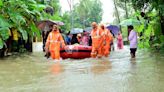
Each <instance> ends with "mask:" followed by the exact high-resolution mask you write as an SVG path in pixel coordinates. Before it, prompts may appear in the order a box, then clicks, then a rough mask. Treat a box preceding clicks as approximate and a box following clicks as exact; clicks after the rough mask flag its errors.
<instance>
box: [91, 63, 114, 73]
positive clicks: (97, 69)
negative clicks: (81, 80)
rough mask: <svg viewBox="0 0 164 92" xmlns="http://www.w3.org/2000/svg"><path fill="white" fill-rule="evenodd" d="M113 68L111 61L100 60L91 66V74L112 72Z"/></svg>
mask: <svg viewBox="0 0 164 92" xmlns="http://www.w3.org/2000/svg"><path fill="white" fill-rule="evenodd" d="M111 68H112V66H111V62H110V61H109V60H106V61H104V60H100V61H97V62H93V64H92V66H91V72H92V73H94V74H102V73H105V72H108V71H110V69H111Z"/></svg>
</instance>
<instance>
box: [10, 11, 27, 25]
mask: <svg viewBox="0 0 164 92" xmlns="http://www.w3.org/2000/svg"><path fill="white" fill-rule="evenodd" d="M10 19H11V20H12V21H13V22H14V23H15V24H18V25H19V26H20V25H22V24H24V23H26V20H25V19H24V17H23V16H22V15H21V14H19V13H15V12H14V13H10Z"/></svg>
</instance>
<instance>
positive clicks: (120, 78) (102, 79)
mask: <svg viewBox="0 0 164 92" xmlns="http://www.w3.org/2000/svg"><path fill="white" fill-rule="evenodd" d="M43 56H44V54H43V53H33V54H30V55H21V56H19V57H18V56H12V57H9V58H4V59H0V85H1V86H0V92H163V91H164V87H163V85H164V55H161V54H156V53H149V52H148V51H147V50H142V51H141V50H140V51H137V58H136V60H130V55H129V49H128V47H125V48H124V50H120V51H114V52H111V55H110V57H109V58H103V59H83V60H72V59H67V60H63V61H62V62H60V63H57V62H52V60H47V59H46V58H45V57H43Z"/></svg>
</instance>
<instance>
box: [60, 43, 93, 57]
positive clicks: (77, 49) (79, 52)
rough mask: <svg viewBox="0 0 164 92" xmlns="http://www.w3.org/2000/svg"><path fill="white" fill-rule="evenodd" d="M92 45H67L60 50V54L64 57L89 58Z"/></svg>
mask: <svg viewBox="0 0 164 92" xmlns="http://www.w3.org/2000/svg"><path fill="white" fill-rule="evenodd" d="M91 50H92V47H91V46H83V45H67V46H65V47H64V48H62V49H61V50H60V56H61V57H62V58H63V59H66V58H73V59H83V58H89V57H90V54H91Z"/></svg>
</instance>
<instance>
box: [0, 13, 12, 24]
mask: <svg viewBox="0 0 164 92" xmlns="http://www.w3.org/2000/svg"><path fill="white" fill-rule="evenodd" d="M10 26H11V25H10V24H9V23H8V21H7V20H5V18H4V17H3V16H1V15H0V27H10Z"/></svg>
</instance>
